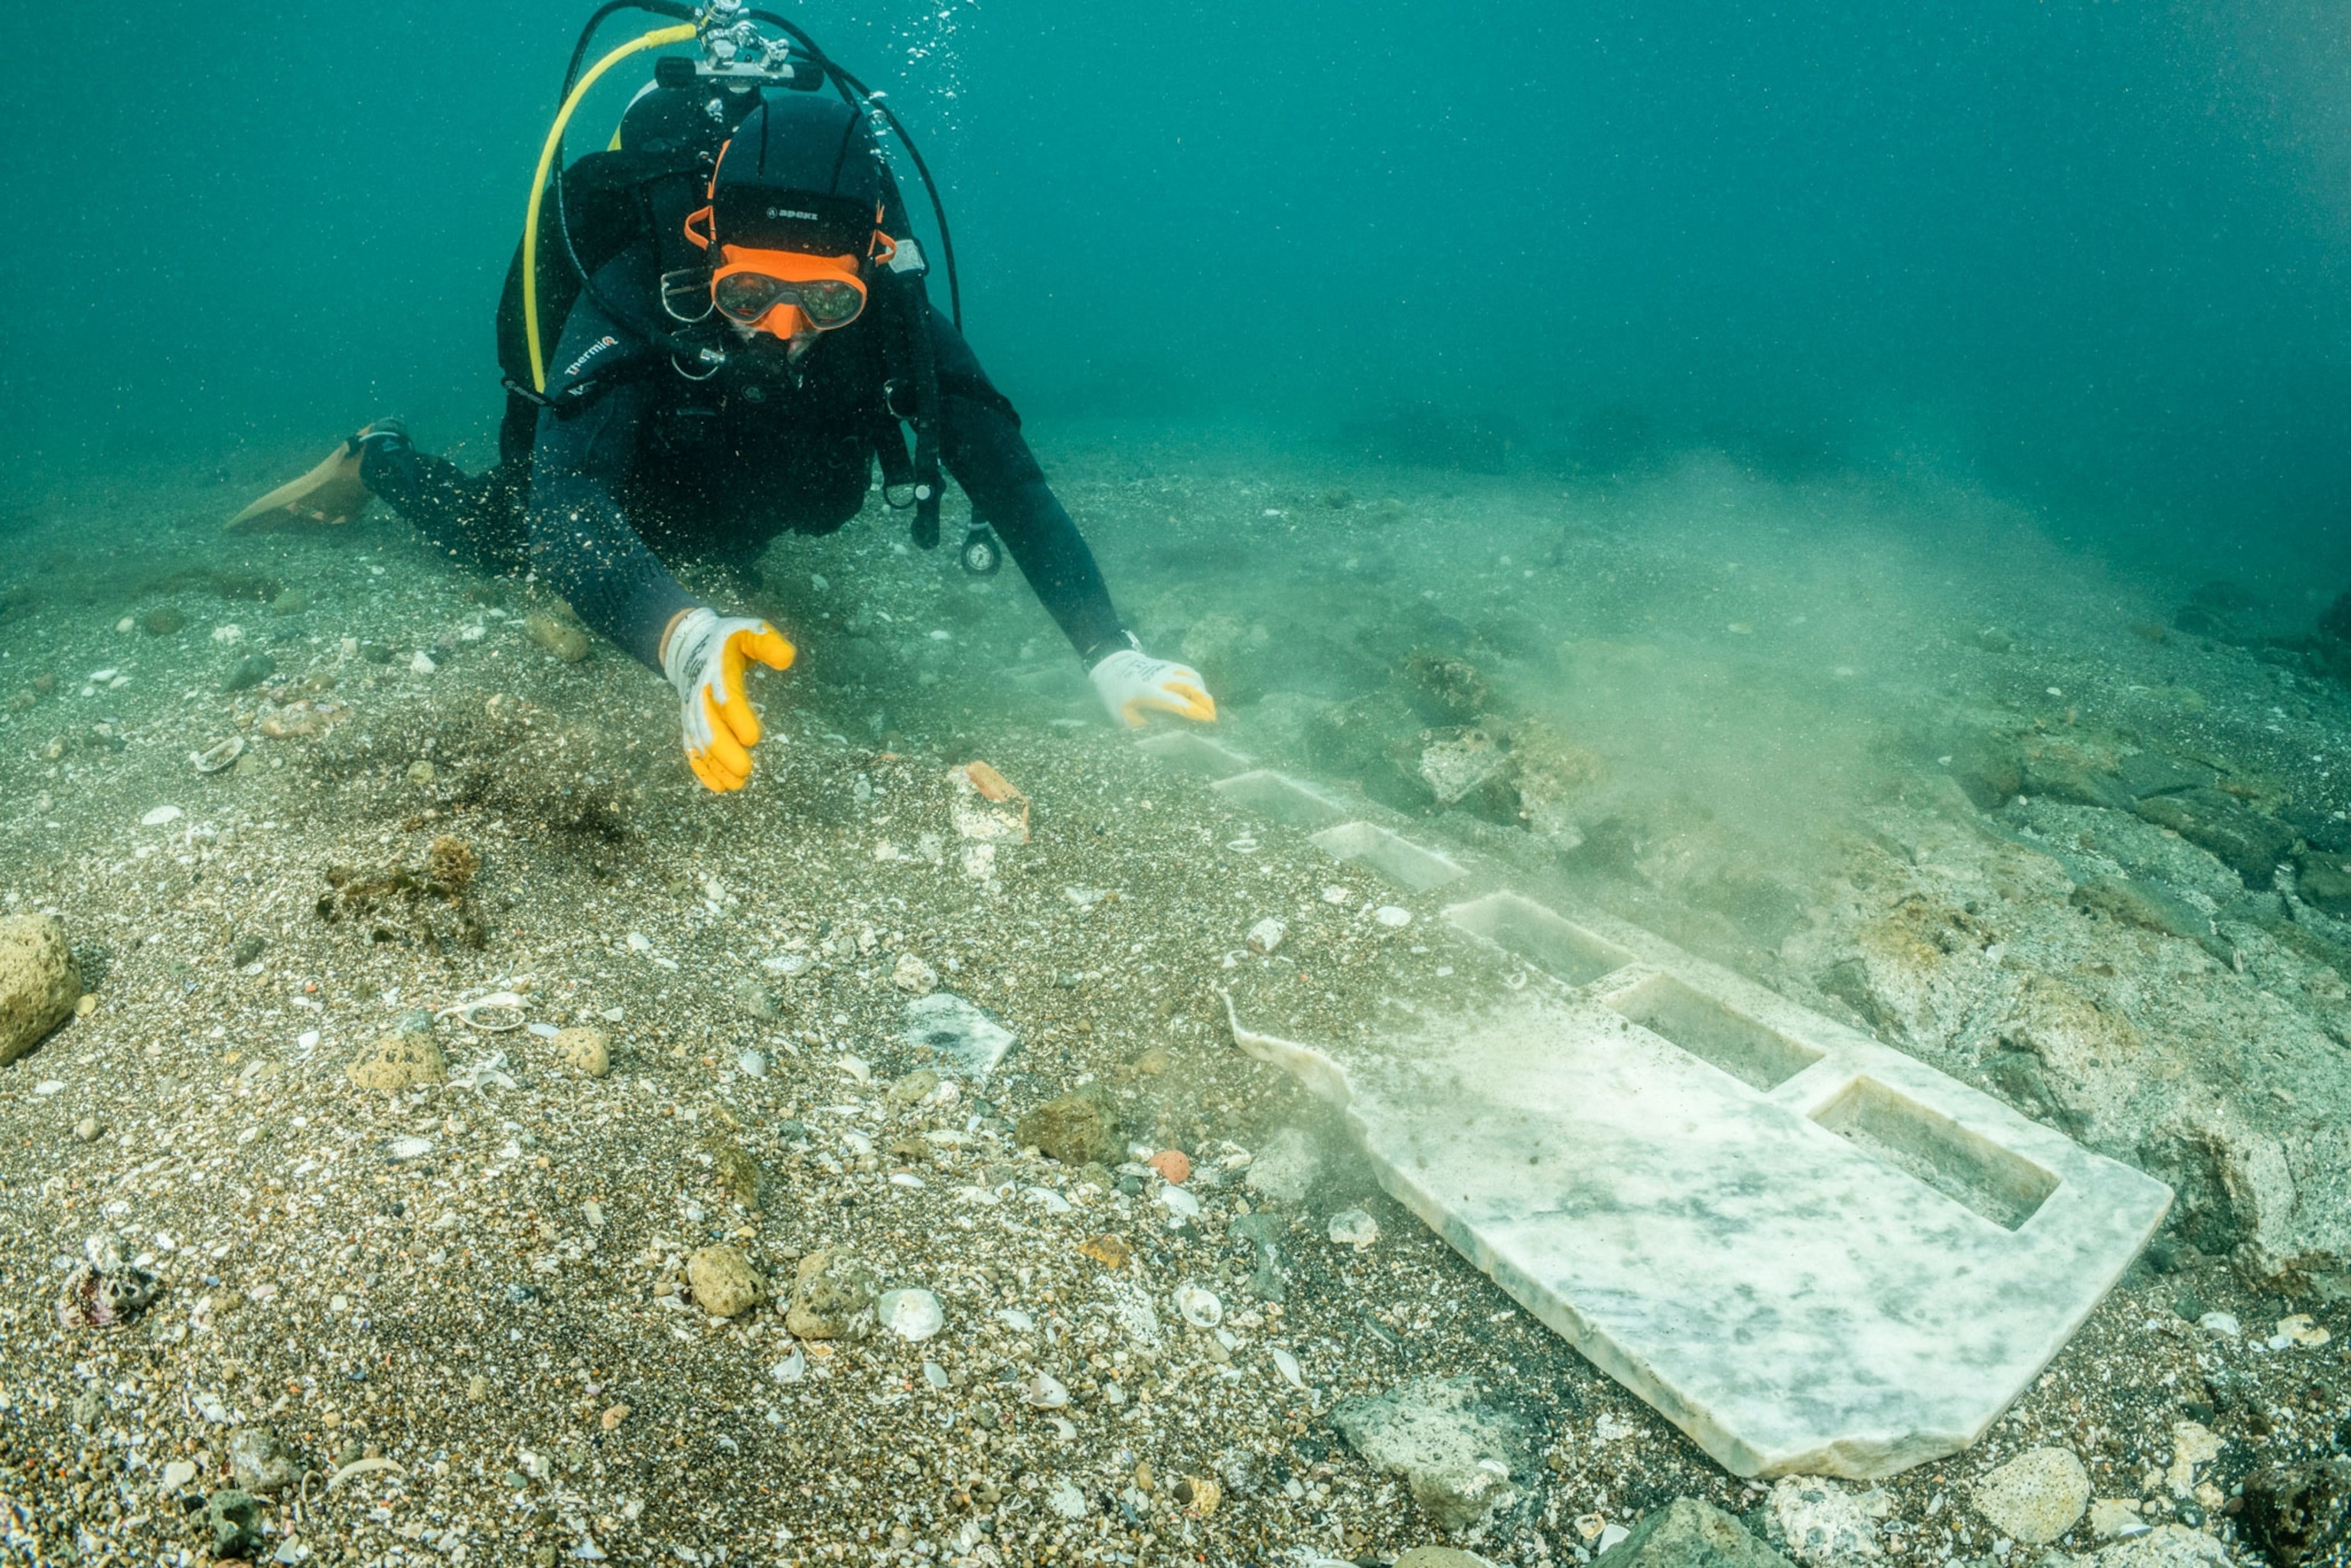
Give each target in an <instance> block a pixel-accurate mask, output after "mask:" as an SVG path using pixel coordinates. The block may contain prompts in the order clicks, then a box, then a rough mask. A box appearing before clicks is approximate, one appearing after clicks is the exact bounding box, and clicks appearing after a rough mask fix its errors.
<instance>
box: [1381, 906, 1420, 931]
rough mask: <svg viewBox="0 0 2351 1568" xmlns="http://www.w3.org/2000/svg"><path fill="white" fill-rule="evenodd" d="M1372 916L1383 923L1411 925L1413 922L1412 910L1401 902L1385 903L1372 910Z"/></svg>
mask: <svg viewBox="0 0 2351 1568" xmlns="http://www.w3.org/2000/svg"><path fill="white" fill-rule="evenodd" d="M1372 918H1373V919H1374V920H1376V921H1378V922H1379V923H1380V924H1381V925H1397V926H1401V925H1411V924H1412V911H1411V910H1409V909H1406V908H1405V907H1404V906H1403V905H1402V904H1381V905H1380V906H1379V907H1378V908H1377V909H1374V910H1373V911H1372Z"/></svg>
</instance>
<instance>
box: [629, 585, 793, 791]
mask: <svg viewBox="0 0 2351 1568" xmlns="http://www.w3.org/2000/svg"><path fill="white" fill-rule="evenodd" d="M792 653H793V650H792V645H791V643H788V642H786V641H785V640H784V634H783V633H782V632H778V631H777V630H776V629H775V628H774V627H773V626H770V625H768V623H767V622H765V621H749V620H745V619H742V618H741V617H726V616H721V615H720V614H719V613H718V612H716V611H715V610H694V611H689V612H686V614H685V616H684V618H683V619H682V620H680V621H679V622H678V623H677V624H676V625H675V626H674V627H672V628H671V629H670V632H669V636H668V638H667V639H666V640H665V641H664V643H662V653H661V661H662V674H664V675H666V676H668V677H669V684H670V685H673V686H674V687H676V688H677V695H678V700H679V702H680V703H681V704H682V705H683V708H684V711H683V713H682V715H681V717H682V719H683V721H684V727H685V762H686V766H687V767H689V768H693V769H694V776H695V778H696V779H701V780H702V787H703V788H704V789H711V790H715V791H716V792H717V793H719V794H722V795H723V794H725V793H726V791H728V790H730V789H741V788H743V786H744V785H746V784H747V783H749V782H750V781H751V747H755V746H757V745H758V744H759V716H758V714H756V713H753V712H752V711H751V698H750V696H749V695H748V694H747V693H746V692H745V691H744V689H743V677H744V675H745V674H747V672H748V671H749V669H750V666H751V664H752V663H753V662H754V661H757V662H758V663H759V664H765V665H767V666H768V668H769V669H771V670H781V669H788V668H789V667H790V665H791V662H792Z"/></svg>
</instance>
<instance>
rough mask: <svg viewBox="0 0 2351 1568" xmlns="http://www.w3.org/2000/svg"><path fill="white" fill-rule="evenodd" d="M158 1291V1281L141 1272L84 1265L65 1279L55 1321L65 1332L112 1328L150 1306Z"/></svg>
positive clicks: (161, 1285)
mask: <svg viewBox="0 0 2351 1568" xmlns="http://www.w3.org/2000/svg"><path fill="white" fill-rule="evenodd" d="M162 1289H163V1284H162V1281H160V1280H158V1279H156V1278H155V1276H154V1275H152V1274H150V1273H148V1272H147V1271H146V1270H143V1269H133V1268H130V1267H128V1266H123V1267H118V1268H112V1269H100V1268H99V1267H98V1266H97V1265H96V1264H93V1263H84V1264H81V1265H80V1266H78V1268H76V1269H75V1270H74V1271H73V1272H72V1273H71V1274H70V1275H68V1277H67V1279H66V1288H65V1291H64V1292H63V1293H62V1294H60V1295H59V1296H58V1297H57V1321H58V1322H61V1323H63V1324H64V1325H65V1326H66V1327H68V1328H69V1329H105V1328H114V1327H116V1326H118V1325H120V1324H122V1323H127V1322H131V1320H132V1319H133V1318H135V1317H137V1316H138V1315H139V1314H140V1313H141V1312H145V1311H146V1310H147V1309H148V1308H149V1307H150V1306H152V1305H153V1304H154V1301H155V1298H156V1296H157V1295H158V1294H160V1293H161V1292H162Z"/></svg>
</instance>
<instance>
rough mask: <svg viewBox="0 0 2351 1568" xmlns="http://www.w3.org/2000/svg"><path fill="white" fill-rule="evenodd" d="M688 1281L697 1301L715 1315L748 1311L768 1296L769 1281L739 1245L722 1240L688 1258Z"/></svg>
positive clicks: (733, 1315) (720, 1315) (727, 1315)
mask: <svg viewBox="0 0 2351 1568" xmlns="http://www.w3.org/2000/svg"><path fill="white" fill-rule="evenodd" d="M685 1282H686V1284H687V1286H688V1287H689V1288H691V1289H692V1290H693V1291H694V1300H695V1304H696V1305H697V1306H699V1307H701V1309H702V1310H703V1311H704V1312H708V1313H709V1314H710V1315H711V1316H712V1317H714V1318H731V1317H736V1316H738V1315H740V1314H741V1313H744V1312H749V1311H750V1310H751V1309H752V1308H753V1307H756V1306H758V1304H759V1303H760V1302H761V1301H766V1300H767V1299H768V1282H767V1281H765V1280H763V1279H761V1278H760V1277H759V1271H758V1270H757V1269H754V1268H752V1267H751V1260H750V1259H749V1258H748V1257H747V1256H745V1255H744V1251H743V1249H741V1248H740V1247H736V1246H733V1245H730V1244H728V1243H726V1242H723V1241H722V1242H720V1243H718V1244H717V1245H716V1246H715V1247H705V1248H703V1249H701V1250H699V1251H697V1252H695V1254H694V1256H692V1257H691V1258H688V1259H687V1260H685Z"/></svg>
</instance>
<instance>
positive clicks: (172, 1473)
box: [155, 1459, 196, 1497]
mask: <svg viewBox="0 0 2351 1568" xmlns="http://www.w3.org/2000/svg"><path fill="white" fill-rule="evenodd" d="M194 1479H196V1467H195V1466H194V1465H193V1464H191V1463H189V1462H188V1461H187V1460H186V1459H173V1460H172V1462H171V1463H170V1464H168V1465H165V1466H164V1467H163V1479H162V1481H161V1482H160V1483H159V1484H158V1485H157V1486H156V1488H155V1490H156V1493H157V1494H158V1495H159V1496H162V1497H177V1496H178V1495H179V1494H180V1493H182V1492H183V1491H185V1490H188V1483H189V1482H190V1481H192V1480H194Z"/></svg>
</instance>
